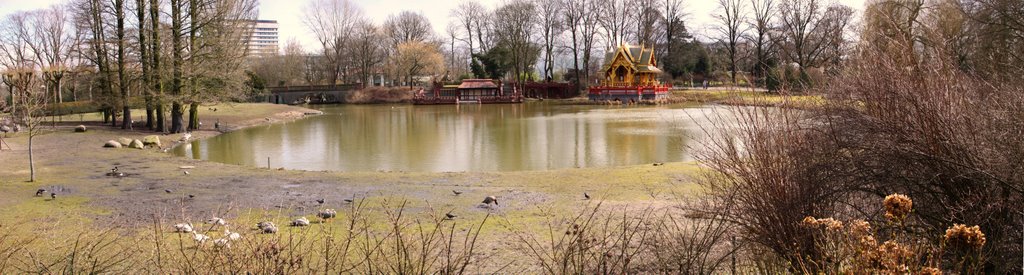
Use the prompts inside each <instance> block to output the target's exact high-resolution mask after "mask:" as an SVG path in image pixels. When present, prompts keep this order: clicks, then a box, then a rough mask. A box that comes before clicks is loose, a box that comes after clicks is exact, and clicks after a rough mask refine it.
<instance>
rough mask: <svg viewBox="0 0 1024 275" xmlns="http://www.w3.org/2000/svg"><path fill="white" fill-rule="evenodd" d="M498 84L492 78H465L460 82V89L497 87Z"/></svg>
mask: <svg viewBox="0 0 1024 275" xmlns="http://www.w3.org/2000/svg"><path fill="white" fill-rule="evenodd" d="M497 88H498V85H496V84H494V81H492V80H490V79H465V80H462V84H459V89H497Z"/></svg>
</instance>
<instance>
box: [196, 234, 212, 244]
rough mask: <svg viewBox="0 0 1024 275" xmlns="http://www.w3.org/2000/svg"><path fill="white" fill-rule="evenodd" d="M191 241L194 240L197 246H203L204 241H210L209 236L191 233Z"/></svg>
mask: <svg viewBox="0 0 1024 275" xmlns="http://www.w3.org/2000/svg"><path fill="white" fill-rule="evenodd" d="M192 239H193V240H195V241H196V242H197V243H199V244H203V243H205V242H206V241H209V240H210V236H206V235H205V234H201V233H199V232H195V231H192Z"/></svg>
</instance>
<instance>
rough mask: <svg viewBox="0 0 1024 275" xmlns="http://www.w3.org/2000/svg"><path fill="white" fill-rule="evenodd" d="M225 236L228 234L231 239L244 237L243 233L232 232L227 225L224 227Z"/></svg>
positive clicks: (236, 239)
mask: <svg viewBox="0 0 1024 275" xmlns="http://www.w3.org/2000/svg"><path fill="white" fill-rule="evenodd" d="M224 236H226V238H228V240H230V241H238V240H241V239H242V234H238V232H231V230H228V228H227V227H224Z"/></svg>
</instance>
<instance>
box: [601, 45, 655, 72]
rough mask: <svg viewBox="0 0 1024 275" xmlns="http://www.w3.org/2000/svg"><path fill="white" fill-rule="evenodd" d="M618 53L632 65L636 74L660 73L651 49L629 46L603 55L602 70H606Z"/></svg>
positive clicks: (641, 46) (620, 47) (623, 46)
mask: <svg viewBox="0 0 1024 275" xmlns="http://www.w3.org/2000/svg"><path fill="white" fill-rule="evenodd" d="M620 53H621V55H622V56H623V57H624V58H626V61H629V63H630V64H632V65H633V66H632V68H633V69H634V70H636V71H637V72H641V73H645V72H650V73H661V69H658V67H657V61H656V60H655V58H654V48H653V47H651V48H647V47H644V46H643V45H629V44H622V45H619V47H618V48H616V49H615V50H614V51H611V52H608V53H607V54H605V57H604V65H603V66H602V70H608V69H609V68H610V67H611V65H612V63H614V62H615V61H616V58H618V55H620Z"/></svg>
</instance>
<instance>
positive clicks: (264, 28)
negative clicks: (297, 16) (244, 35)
mask: <svg viewBox="0 0 1024 275" xmlns="http://www.w3.org/2000/svg"><path fill="white" fill-rule="evenodd" d="M253 23H254V24H252V25H250V31H251V34H250V35H249V40H248V41H246V52H245V54H246V55H247V56H264V55H276V54H278V46H277V45H278V37H279V35H278V25H277V20H256V21H253Z"/></svg>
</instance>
